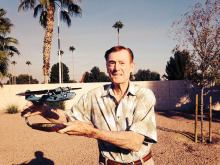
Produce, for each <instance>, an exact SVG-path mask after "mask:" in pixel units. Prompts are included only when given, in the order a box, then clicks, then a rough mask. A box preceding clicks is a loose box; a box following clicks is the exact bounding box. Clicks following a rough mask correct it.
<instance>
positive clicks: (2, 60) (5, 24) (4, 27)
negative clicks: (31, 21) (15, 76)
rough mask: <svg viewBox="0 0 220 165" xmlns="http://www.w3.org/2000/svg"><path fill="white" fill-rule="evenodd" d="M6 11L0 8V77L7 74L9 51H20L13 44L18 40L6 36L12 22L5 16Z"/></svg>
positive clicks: (9, 31)
mask: <svg viewBox="0 0 220 165" xmlns="http://www.w3.org/2000/svg"><path fill="white" fill-rule="evenodd" d="M6 13H7V12H6V11H5V10H4V9H2V8H0V78H3V77H4V76H6V75H7V72H8V64H9V59H8V55H9V53H10V52H14V53H17V54H18V55H19V54H20V52H19V51H18V49H17V48H16V47H15V46H13V45H14V44H15V45H16V44H18V40H17V39H15V38H12V37H7V35H8V34H10V33H11V29H12V27H13V24H12V23H11V21H10V19H8V18H7V17H5V15H6Z"/></svg>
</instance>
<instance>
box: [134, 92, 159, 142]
mask: <svg viewBox="0 0 220 165" xmlns="http://www.w3.org/2000/svg"><path fill="white" fill-rule="evenodd" d="M155 103H156V98H155V96H154V94H153V92H152V91H151V90H150V89H145V88H142V89H141V92H140V93H139V94H138V95H137V103H136V106H135V110H134V116H133V122H132V125H131V127H130V130H131V131H134V132H136V133H139V134H142V135H144V136H145V141H146V142H151V143H156V142H157V129H156V120H155V112H154V106H155Z"/></svg>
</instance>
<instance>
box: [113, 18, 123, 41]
mask: <svg viewBox="0 0 220 165" xmlns="http://www.w3.org/2000/svg"><path fill="white" fill-rule="evenodd" d="M123 26H124V25H123V24H122V22H121V21H117V22H116V23H115V24H114V25H113V26H112V27H114V28H116V29H117V30H118V45H119V29H122V28H123Z"/></svg>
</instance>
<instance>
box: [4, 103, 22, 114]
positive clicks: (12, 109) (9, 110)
mask: <svg viewBox="0 0 220 165" xmlns="http://www.w3.org/2000/svg"><path fill="white" fill-rule="evenodd" d="M18 109H19V106H18V105H16V104H11V105H8V106H7V108H6V111H7V113H10V114H14V113H18Z"/></svg>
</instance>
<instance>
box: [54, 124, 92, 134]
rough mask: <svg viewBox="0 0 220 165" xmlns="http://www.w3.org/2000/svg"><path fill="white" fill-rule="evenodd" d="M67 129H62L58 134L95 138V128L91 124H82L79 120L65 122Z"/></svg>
mask: <svg viewBox="0 0 220 165" xmlns="http://www.w3.org/2000/svg"><path fill="white" fill-rule="evenodd" d="M63 124H64V125H66V128H64V129H61V130H59V131H58V133H61V134H64V133H66V134H69V135H81V136H86V137H93V135H94V133H95V128H94V126H93V124H92V123H91V122H82V121H79V120H75V121H71V122H65V123H63Z"/></svg>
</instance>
